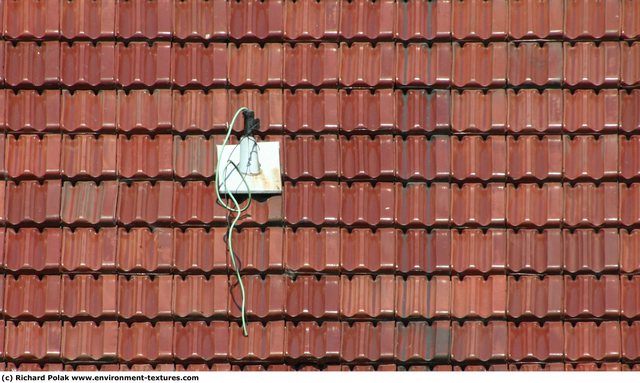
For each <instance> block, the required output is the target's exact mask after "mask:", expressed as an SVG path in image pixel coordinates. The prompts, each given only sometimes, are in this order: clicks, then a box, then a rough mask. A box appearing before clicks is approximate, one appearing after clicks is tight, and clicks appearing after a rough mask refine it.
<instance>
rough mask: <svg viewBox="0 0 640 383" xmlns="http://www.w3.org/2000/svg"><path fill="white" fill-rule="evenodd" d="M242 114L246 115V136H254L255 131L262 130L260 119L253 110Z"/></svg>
mask: <svg viewBox="0 0 640 383" xmlns="http://www.w3.org/2000/svg"><path fill="white" fill-rule="evenodd" d="M242 114H243V115H244V135H245V136H252V135H253V131H254V130H259V129H260V119H259V118H255V113H254V112H253V110H245V111H243V112H242Z"/></svg>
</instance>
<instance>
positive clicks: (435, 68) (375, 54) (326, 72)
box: [0, 41, 640, 89]
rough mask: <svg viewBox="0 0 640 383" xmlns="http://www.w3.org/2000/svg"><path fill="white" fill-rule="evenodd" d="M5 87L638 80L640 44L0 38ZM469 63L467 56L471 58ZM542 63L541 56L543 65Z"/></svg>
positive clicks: (606, 83)
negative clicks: (206, 42)
mask: <svg viewBox="0 0 640 383" xmlns="http://www.w3.org/2000/svg"><path fill="white" fill-rule="evenodd" d="M2 55H4V56H5V59H4V72H3V73H4V75H3V76H0V79H2V80H4V81H5V82H6V84H7V85H9V86H12V87H25V88H33V87H56V86H63V87H69V88H74V89H78V88H80V89H82V88H88V87H102V88H110V87H115V86H121V87H126V88H136V87H169V86H174V87H180V88H192V87H223V86H232V87H260V88H264V87H282V86H287V87H295V88H299V87H307V88H308V87H315V88H320V87H336V86H343V87H392V86H394V85H395V86H408V87H426V86H435V87H440V88H446V87H459V88H466V87H503V86H505V85H509V86H518V87H519V86H547V85H552V86H553V85H556V86H559V85H566V86H569V87H578V88H585V87H587V88H589V87H616V86H636V85H639V84H640V69H638V68H640V43H637V42H636V43H633V44H627V43H626V42H614V41H610V42H602V43H595V42H578V43H574V44H570V43H560V42H548V43H544V44H538V43H520V44H514V43H491V44H489V45H487V46H485V45H483V44H482V43H465V44H464V45H460V44H444V43H436V44H433V45H432V46H428V45H427V44H426V43H425V44H409V45H408V46H403V45H402V44H395V45H394V43H378V44H376V45H372V44H370V43H353V44H352V45H348V44H347V43H341V44H340V45H338V44H329V43H322V44H320V45H318V46H315V45H313V44H311V43H302V44H296V45H295V46H291V45H289V44H275V43H268V44H266V45H264V46H260V45H258V44H257V43H245V44H240V45H238V46H236V45H234V44H230V45H227V44H224V43H214V44H209V45H207V46H205V45H204V44H201V43H187V44H186V45H178V44H172V43H169V42H157V43H154V44H152V45H149V44H147V43H146V42H132V43H129V44H124V43H121V42H120V43H114V42H100V43H98V44H97V45H93V44H92V43H90V42H76V43H73V44H66V43H60V42H55V41H51V42H44V43H42V44H37V43H35V42H18V43H17V44H16V45H14V44H12V43H9V42H7V43H3V44H2V46H0V58H1V57H2ZM469 62H473V63H474V65H469ZM541 63H543V64H542V65H541Z"/></svg>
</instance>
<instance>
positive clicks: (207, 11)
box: [172, 0, 229, 41]
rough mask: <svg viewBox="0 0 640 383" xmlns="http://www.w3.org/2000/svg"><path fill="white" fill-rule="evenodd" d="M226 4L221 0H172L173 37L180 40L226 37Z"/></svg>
mask: <svg viewBox="0 0 640 383" xmlns="http://www.w3.org/2000/svg"><path fill="white" fill-rule="evenodd" d="M227 23H228V20H227V4H226V3H225V2H221V1H207V0H196V1H174V2H173V26H172V31H173V38H174V39H177V40H182V41H185V40H187V41H210V40H221V39H226V38H227V35H228V30H229V27H228V24H227Z"/></svg>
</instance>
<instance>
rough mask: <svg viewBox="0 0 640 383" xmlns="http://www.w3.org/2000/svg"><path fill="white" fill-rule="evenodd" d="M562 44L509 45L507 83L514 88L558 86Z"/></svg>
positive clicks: (560, 75)
mask: <svg viewBox="0 0 640 383" xmlns="http://www.w3.org/2000/svg"><path fill="white" fill-rule="evenodd" d="M562 53H563V52H562V43H560V42H550V43H546V44H543V45H539V44H538V43H521V44H518V45H516V44H514V43H509V54H508V56H509V66H508V68H507V81H508V82H509V84H511V85H514V86H527V85H529V86H548V85H560V83H561V82H562Z"/></svg>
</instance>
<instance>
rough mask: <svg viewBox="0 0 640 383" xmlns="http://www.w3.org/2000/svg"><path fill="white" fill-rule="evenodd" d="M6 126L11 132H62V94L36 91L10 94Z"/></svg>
mask: <svg viewBox="0 0 640 383" xmlns="http://www.w3.org/2000/svg"><path fill="white" fill-rule="evenodd" d="M6 96H7V98H6V101H7V103H6V107H7V111H6V113H7V114H6V124H7V129H8V131H10V132H17V133H26V132H36V133H40V132H56V131H59V130H60V92H59V91H57V90H45V91H43V92H42V93H40V92H37V91H34V90H22V91H19V92H17V93H14V92H8V93H7V95H6Z"/></svg>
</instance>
